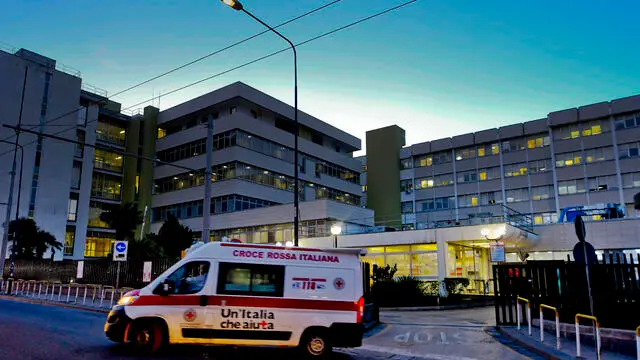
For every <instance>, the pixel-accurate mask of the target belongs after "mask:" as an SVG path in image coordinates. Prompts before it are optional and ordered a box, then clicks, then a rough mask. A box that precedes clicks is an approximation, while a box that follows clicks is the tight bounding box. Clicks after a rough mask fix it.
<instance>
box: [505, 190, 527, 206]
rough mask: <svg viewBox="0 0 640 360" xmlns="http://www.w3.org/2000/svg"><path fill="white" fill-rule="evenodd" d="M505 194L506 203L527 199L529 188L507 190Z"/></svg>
mask: <svg viewBox="0 0 640 360" xmlns="http://www.w3.org/2000/svg"><path fill="white" fill-rule="evenodd" d="M506 196H507V203H514V202H520V201H529V189H528V188H521V189H513V190H507V192H506Z"/></svg>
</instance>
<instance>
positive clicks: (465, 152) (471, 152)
mask: <svg viewBox="0 0 640 360" xmlns="http://www.w3.org/2000/svg"><path fill="white" fill-rule="evenodd" d="M475 157H476V148H466V149H459V150H456V160H466V159H475Z"/></svg>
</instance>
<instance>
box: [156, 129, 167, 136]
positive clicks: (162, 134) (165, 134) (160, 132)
mask: <svg viewBox="0 0 640 360" xmlns="http://www.w3.org/2000/svg"><path fill="white" fill-rule="evenodd" d="M165 136H167V130H165V129H163V128H158V139H162V138H163V137H165Z"/></svg>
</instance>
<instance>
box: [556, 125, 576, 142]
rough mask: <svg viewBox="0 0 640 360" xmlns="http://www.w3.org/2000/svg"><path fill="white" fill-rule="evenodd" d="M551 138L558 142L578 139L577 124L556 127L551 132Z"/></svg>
mask: <svg viewBox="0 0 640 360" xmlns="http://www.w3.org/2000/svg"><path fill="white" fill-rule="evenodd" d="M553 136H554V138H556V139H560V140H568V139H577V138H579V137H580V129H579V127H578V124H571V125H567V126H562V127H558V128H556V129H554V130H553Z"/></svg>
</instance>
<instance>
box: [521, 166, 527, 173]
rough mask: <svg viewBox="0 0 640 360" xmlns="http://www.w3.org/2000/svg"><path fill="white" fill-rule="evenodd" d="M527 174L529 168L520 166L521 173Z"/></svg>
mask: <svg viewBox="0 0 640 360" xmlns="http://www.w3.org/2000/svg"><path fill="white" fill-rule="evenodd" d="M526 174H527V168H526V167H521V168H520V175H526Z"/></svg>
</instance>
